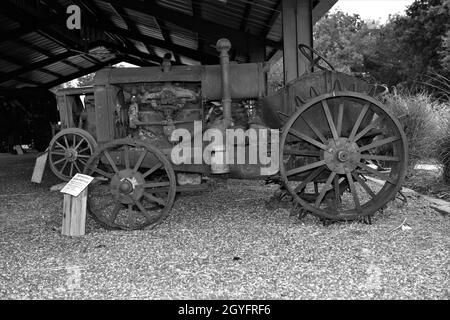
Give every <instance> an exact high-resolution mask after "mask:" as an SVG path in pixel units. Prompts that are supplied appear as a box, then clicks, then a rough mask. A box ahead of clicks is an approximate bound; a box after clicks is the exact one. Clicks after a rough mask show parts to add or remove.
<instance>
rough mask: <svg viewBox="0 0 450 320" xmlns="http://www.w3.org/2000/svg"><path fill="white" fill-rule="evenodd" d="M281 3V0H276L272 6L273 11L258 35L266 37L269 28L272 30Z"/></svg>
mask: <svg viewBox="0 0 450 320" xmlns="http://www.w3.org/2000/svg"><path fill="white" fill-rule="evenodd" d="M281 3H282V0H278V1H277V3H276V4H275V6H274V7H273V9H272V10H273V12H272V14H271V16H270V18H269V19H268V20H267V21H266V23H265V26H264V29H263V31H262V32H261V34H260V36H261V37H262V38H267V35H268V34H269V32H270V30H272V27H273V25H274V24H275V22H276V21H277V19H278V17H279V16H280V14H281V9H282V8H281Z"/></svg>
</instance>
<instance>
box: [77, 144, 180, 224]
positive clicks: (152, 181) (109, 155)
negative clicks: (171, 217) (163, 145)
mask: <svg viewBox="0 0 450 320" xmlns="http://www.w3.org/2000/svg"><path fill="white" fill-rule="evenodd" d="M85 173H86V174H89V175H92V176H94V177H95V178H96V179H95V180H94V182H93V183H92V184H91V185H90V186H89V192H88V209H89V212H90V213H91V214H92V215H93V217H94V218H95V219H96V220H97V221H98V222H99V223H100V224H102V225H103V226H104V227H106V228H109V229H123V230H136V229H143V228H146V227H154V226H156V225H158V224H159V223H161V222H162V221H163V219H164V218H165V217H166V216H167V215H168V214H169V212H170V210H171V208H172V206H173V203H174V200H175V193H176V180H175V173H174V171H173V168H172V165H171V164H170V162H169V161H168V160H167V158H166V157H165V156H164V154H163V153H162V152H161V151H159V150H158V149H157V148H155V147H153V146H151V145H149V144H148V143H145V142H143V141H137V140H133V139H120V140H115V141H112V142H110V143H108V144H106V145H104V146H103V147H102V148H100V149H99V150H98V151H97V152H95V154H94V155H93V156H92V157H91V159H90V160H89V162H88V164H87V166H86V169H85Z"/></svg>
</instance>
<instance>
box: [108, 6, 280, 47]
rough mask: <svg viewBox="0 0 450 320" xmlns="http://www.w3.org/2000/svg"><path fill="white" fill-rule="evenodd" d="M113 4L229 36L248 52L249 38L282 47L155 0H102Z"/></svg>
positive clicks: (203, 32)
mask: <svg viewBox="0 0 450 320" xmlns="http://www.w3.org/2000/svg"><path fill="white" fill-rule="evenodd" d="M101 1H102V2H107V3H111V4H117V5H121V6H123V7H124V8H128V9H131V10H135V11H138V12H141V13H144V14H147V15H150V16H154V17H156V18H159V19H162V20H164V21H167V22H170V23H173V24H176V25H178V26H180V27H182V28H185V29H187V30H193V31H195V32H198V33H199V34H200V35H203V36H209V37H213V38H217V36H220V37H227V38H229V39H230V40H231V41H232V43H233V45H234V46H235V47H236V48H237V49H238V50H239V51H241V52H244V53H246V52H247V49H248V48H247V42H248V40H249V39H252V40H254V41H255V42H261V41H262V42H264V43H265V45H267V46H271V47H276V48H280V49H281V48H282V43H280V42H277V41H272V40H268V39H265V38H261V37H259V36H256V35H253V34H251V33H249V32H243V31H240V30H236V29H233V28H230V27H227V26H224V25H222V24H218V23H215V22H212V21H209V20H205V19H200V18H198V17H193V16H190V15H188V14H184V13H181V12H179V11H176V10H173V9H168V8H165V7H162V6H160V5H158V4H157V2H156V1H155V0H147V1H145V2H143V1H136V0H101Z"/></svg>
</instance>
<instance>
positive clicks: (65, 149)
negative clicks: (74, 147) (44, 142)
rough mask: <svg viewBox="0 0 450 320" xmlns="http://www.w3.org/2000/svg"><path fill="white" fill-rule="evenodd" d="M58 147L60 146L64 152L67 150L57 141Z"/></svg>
mask: <svg viewBox="0 0 450 320" xmlns="http://www.w3.org/2000/svg"><path fill="white" fill-rule="evenodd" d="M55 143H56V145H57V146H59V147H60V148H62V149H63V150H67V148H66V147H64V146H63V145H62V144H61V143H59V142H58V141H55Z"/></svg>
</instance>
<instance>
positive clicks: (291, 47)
mask: <svg viewBox="0 0 450 320" xmlns="http://www.w3.org/2000/svg"><path fill="white" fill-rule="evenodd" d="M282 5H283V11H282V12H283V50H284V81H285V83H288V82H289V81H292V80H294V79H296V78H298V77H300V76H301V75H302V74H304V73H306V72H307V71H308V67H309V62H308V60H307V59H306V58H305V57H303V56H302V54H301V53H300V51H299V50H298V48H297V46H298V44H300V43H303V44H306V45H308V46H310V47H312V46H313V32H312V27H313V24H312V9H313V7H312V0H283V3H282Z"/></svg>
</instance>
